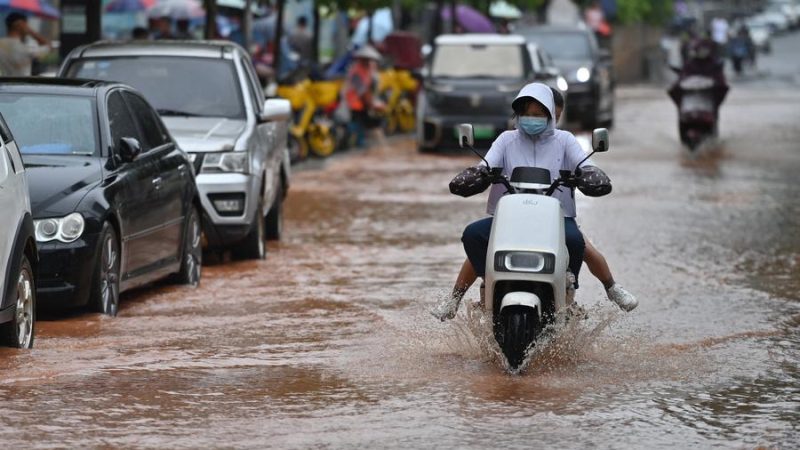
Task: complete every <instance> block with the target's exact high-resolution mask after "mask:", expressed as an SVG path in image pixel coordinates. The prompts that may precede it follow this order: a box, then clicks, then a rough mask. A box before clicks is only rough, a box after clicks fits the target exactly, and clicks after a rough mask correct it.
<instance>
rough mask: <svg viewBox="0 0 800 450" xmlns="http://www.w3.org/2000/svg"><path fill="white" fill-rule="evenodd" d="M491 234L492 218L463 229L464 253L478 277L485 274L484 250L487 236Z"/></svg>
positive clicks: (478, 221) (486, 246)
mask: <svg viewBox="0 0 800 450" xmlns="http://www.w3.org/2000/svg"><path fill="white" fill-rule="evenodd" d="M491 232H492V218H491V217H485V218H483V219H480V220H476V221H475V222H472V223H471V224H469V225H467V227H466V228H464V234H463V235H462V236H461V242H463V243H464V252H466V254H467V258H469V261H470V262H471V263H472V267H473V268H475V274H476V275H477V276H479V277H482V276H484V274H485V273H486V249H487V248H489V235H490V234H491Z"/></svg>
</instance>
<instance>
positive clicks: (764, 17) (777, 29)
mask: <svg viewBox="0 0 800 450" xmlns="http://www.w3.org/2000/svg"><path fill="white" fill-rule="evenodd" d="M751 20H752V21H754V22H759V23H766V24H767V25H769V27H770V29H771V30H772V31H773V32H774V33H782V32H784V31H786V30H788V29H789V25H790V23H789V18H788V17H786V15H785V14H784V13H783V12H782V11H781V10H779V9H777V10H776V9H768V10H766V11H764V12H762V13H761V14H757V15H755V16H753V17H752V18H751Z"/></svg>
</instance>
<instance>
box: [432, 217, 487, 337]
mask: <svg viewBox="0 0 800 450" xmlns="http://www.w3.org/2000/svg"><path fill="white" fill-rule="evenodd" d="M491 231H492V218H491V217H487V218H484V219H481V220H478V221H475V222H473V223H471V224H469V225H467V227H466V228H465V229H464V234H463V235H462V236H461V241H462V242H463V243H464V251H465V252H466V253H467V260H466V261H464V263H463V264H462V265H461V270H460V271H459V273H458V277H457V278H456V283H455V286H453V292H452V293H451V294H450V295H448V296H447V297H445V298H443V299H441V300H440V301H439V302H438V303H436V305H434V307H433V309H432V310H431V314H433V316H434V317H436V318H437V319H439V320H441V321H444V320H447V319H452V318H453V317H455V316H456V312H458V305H459V304H460V303H461V299H462V298H463V297H464V293H466V292H467V289H469V287H470V286H472V283H474V282H475V280H476V279H477V278H478V276H479V275H480V276H483V275H484V272H485V268H486V249H487V247H488V246H489V234H490V233H491Z"/></svg>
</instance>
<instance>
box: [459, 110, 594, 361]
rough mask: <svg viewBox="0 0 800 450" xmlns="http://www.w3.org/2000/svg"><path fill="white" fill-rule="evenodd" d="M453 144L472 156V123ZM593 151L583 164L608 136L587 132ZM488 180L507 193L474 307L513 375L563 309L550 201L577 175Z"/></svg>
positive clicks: (495, 171)
mask: <svg viewBox="0 0 800 450" xmlns="http://www.w3.org/2000/svg"><path fill="white" fill-rule="evenodd" d="M458 139H459V144H460V145H461V147H465V146H466V147H468V148H469V149H471V150H472V151H473V152H475V149H474V148H473V145H474V137H473V129H472V125H470V124H461V125H459V126H458ZM592 149H593V151H592V153H591V154H589V156H587V157H586V159H588V158H589V157H590V156H592V155H593V154H594V153H595V152H605V151H608V130H606V129H605V128H598V129H595V130H594V132H593V133H592ZM475 153H476V154H477V155H478V156H481V155H480V154H479V153H478V152H475ZM481 159H483V157H482V156H481ZM586 159H584V161H585V160H586ZM484 162H486V160H485V159H484ZM582 163H583V161H581V163H580V164H582ZM580 164H578V167H580ZM486 165H487V167H489V163H488V162H486ZM490 174H491V177H492V183H493V184H502V185H504V186H505V187H506V189H507V191H508V194H507V195H504V196H503V197H501V198H500V200H499V202H498V203H497V208H496V209H495V214H494V220H493V222H492V231H491V234H490V237H489V247H488V249H487V253H486V276H485V287H484V289H483V291H482V295H481V303H482V305H483V308H484V311H485V313H486V317H491V318H492V323H493V328H494V337H495V339H496V340H497V343H498V345H499V346H500V349H501V350H502V351H503V354H504V355H505V357H506V360H507V361H508V365H509V367H510V368H511V369H512V370H516V369H518V368H519V367H520V365H521V364H522V363H523V361H524V360H525V356H526V355H527V352H528V349H529V348H531V347H532V346H533V345H535V343H536V340H537V339H538V338H539V336H540V335H541V333H542V331H543V330H544V329H545V327H546V326H548V325H550V324H552V323H554V322H555V321H556V318H557V317H559V316H560V314H559V313H562V312H564V311H565V309H566V307H567V306H568V299H567V292H568V291H569V290H572V283H573V280H574V278H573V277H572V275H571V274H569V275H568V268H567V266H568V262H569V253H568V252H567V244H566V239H565V236H564V212H563V211H562V209H561V202H559V201H558V199H556V198H553V197H551V195H552V194H553V192H555V190H556V189H558V188H559V187H562V186H568V185H574V184H573V183H574V181H575V179H576V177H577V176H579V175H580V169H578V168H576V169H575V171H574V172H570V171H568V170H562V171H561V172H560V173H559V178H558V179H556V180H555V181H553V182H552V183H551V179H550V171H549V170H547V169H543V168H540V167H517V168H515V169H514V171H513V173H512V174H511V180H510V181H509V180H508V179H506V177H504V176H503V175H502V174H501V169H499V168H490ZM571 301H572V300H571V299H569V302H571ZM562 316H563V315H562Z"/></svg>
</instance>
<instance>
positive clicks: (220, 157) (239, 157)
mask: <svg viewBox="0 0 800 450" xmlns="http://www.w3.org/2000/svg"><path fill="white" fill-rule="evenodd" d="M247 156H248V155H247V152H222V153H206V154H205V156H204V157H203V166H202V168H201V170H200V171H201V172H206V173H220V172H236V173H247V172H248V169H249V167H248V165H249V164H248V157H247Z"/></svg>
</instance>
